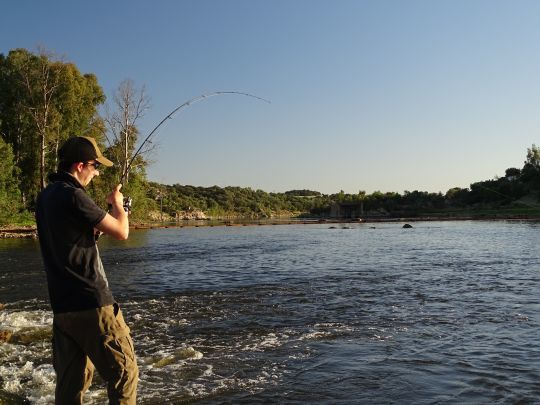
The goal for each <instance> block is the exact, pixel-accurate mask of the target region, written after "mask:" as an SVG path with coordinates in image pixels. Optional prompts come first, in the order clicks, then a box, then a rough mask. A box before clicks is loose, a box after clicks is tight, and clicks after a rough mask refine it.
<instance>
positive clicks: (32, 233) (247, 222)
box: [0, 214, 540, 239]
mask: <svg viewBox="0 0 540 405" xmlns="http://www.w3.org/2000/svg"><path fill="white" fill-rule="evenodd" d="M432 221H540V216H531V215H497V214H494V215H484V214H482V215H461V216H448V215H446V216H443V215H440V216H439V215H436V216H418V217H368V218H353V219H340V218H275V219H267V218H265V219H259V220H254V219H245V218H244V219H242V218H237V219H234V220H222V219H220V220H213V219H207V220H185V221H175V222H134V223H132V224H131V225H130V229H132V230H138V229H163V228H200V227H215V226H268V225H313V224H351V223H366V224H369V223H383V222H404V223H405V222H432ZM11 238H30V239H37V230H36V227H35V226H32V225H27V226H17V225H7V226H3V227H0V239H11Z"/></svg>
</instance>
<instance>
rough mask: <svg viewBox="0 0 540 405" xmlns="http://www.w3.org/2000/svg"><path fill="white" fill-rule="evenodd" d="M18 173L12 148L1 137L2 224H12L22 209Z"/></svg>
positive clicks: (0, 199) (0, 182)
mask: <svg viewBox="0 0 540 405" xmlns="http://www.w3.org/2000/svg"><path fill="white" fill-rule="evenodd" d="M18 172H19V170H18V169H17V167H16V166H15V161H14V155H13V151H12V148H11V146H10V145H9V144H7V143H6V142H5V141H4V140H3V139H2V138H1V137H0V224H6V223H10V222H11V221H12V220H13V218H14V216H15V215H17V214H18V212H19V211H20V209H21V203H20V195H19V194H20V193H19V189H18V188H17V181H16V179H17V175H18Z"/></svg>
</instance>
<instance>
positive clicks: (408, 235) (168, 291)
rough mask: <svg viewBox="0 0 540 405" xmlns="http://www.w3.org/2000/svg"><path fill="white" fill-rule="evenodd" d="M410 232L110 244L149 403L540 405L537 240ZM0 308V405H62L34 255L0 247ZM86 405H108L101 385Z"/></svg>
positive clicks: (185, 233) (479, 224) (473, 231)
mask: <svg viewBox="0 0 540 405" xmlns="http://www.w3.org/2000/svg"><path fill="white" fill-rule="evenodd" d="M402 225H403V224H400V223H377V224H361V223H359V224H352V225H351V224H347V227H344V226H343V225H342V224H337V225H335V228H336V229H331V225H330V224H313V225H279V226H245V227H242V226H236V227H225V226H223V227H200V228H169V229H154V230H139V231H132V232H131V235H130V239H129V240H128V241H125V242H117V241H114V240H112V239H110V238H107V237H103V238H102V239H100V241H99V247H100V251H101V255H102V258H103V262H104V265H105V269H106V271H107V274H108V278H109V283H110V285H111V288H112V290H113V292H114V294H115V297H116V299H117V300H118V301H119V303H120V305H121V307H122V308H123V311H124V316H125V318H126V321H127V322H128V324H129V325H130V327H131V330H132V336H133V340H134V342H135V349H136V353H137V356H138V362H139V367H140V382H139V403H141V404H157V403H163V402H169V403H186V402H189V403H201V404H221V403H291V404H300V403H328V404H338V403H342V404H351V403H361V404H381V403H385V404H392V403H399V404H403V403H407V404H436V403H455V404H458V403H459V404H463V403H471V404H473V403H474V404H478V403H486V404H488V403H489V404H493V403H538V402H540V223H536V222H526V221H523V222H520V221H512V222H510V221H462V222H459V221H456V222H418V223H413V228H412V229H403V228H402ZM345 228H348V229H345ZM0 303H4V304H6V307H5V308H4V309H3V310H0V330H9V331H10V332H12V333H13V337H12V338H11V340H10V342H9V343H0V403H2V401H4V403H8V404H11V403H13V404H19V403H21V404H22V403H35V404H52V403H53V401H54V379H55V376H54V371H53V369H52V366H51V347H50V336H51V322H52V314H51V312H50V310H49V305H48V298H47V290H46V284H45V277H44V273H43V270H42V265H41V259H40V256H39V247H38V243H37V242H36V241H33V240H0ZM86 399H87V402H86V403H90V404H101V403H106V392H105V387H104V385H103V382H102V381H101V380H100V379H99V377H98V376H97V377H95V378H94V383H93V384H92V387H91V388H90V391H89V392H88V393H87V395H86Z"/></svg>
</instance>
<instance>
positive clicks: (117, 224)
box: [96, 184, 129, 240]
mask: <svg viewBox="0 0 540 405" xmlns="http://www.w3.org/2000/svg"><path fill="white" fill-rule="evenodd" d="M121 188H122V185H121V184H119V185H117V186H116V187H115V188H114V190H113V191H112V192H111V194H109V195H108V196H107V203H109V204H111V207H112V209H111V213H110V214H108V213H107V214H106V215H105V218H103V219H102V220H101V221H100V222H99V223H98V224H97V225H96V228H97V229H98V230H100V231H101V232H103V233H106V234H107V235H111V236H112V237H113V238H115V239H118V240H126V239H127V238H128V236H129V219H128V214H127V212H126V211H124V206H123V203H124V196H123V195H122V193H121V192H120V189H121Z"/></svg>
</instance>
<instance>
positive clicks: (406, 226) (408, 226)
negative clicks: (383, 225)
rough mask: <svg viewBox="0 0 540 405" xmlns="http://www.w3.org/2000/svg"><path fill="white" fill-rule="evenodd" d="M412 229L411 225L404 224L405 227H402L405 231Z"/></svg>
mask: <svg viewBox="0 0 540 405" xmlns="http://www.w3.org/2000/svg"><path fill="white" fill-rule="evenodd" d="M412 227H413V226H412V225H411V224H405V225H403V228H405V229H408V228H412Z"/></svg>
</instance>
